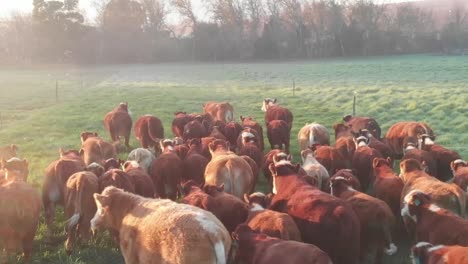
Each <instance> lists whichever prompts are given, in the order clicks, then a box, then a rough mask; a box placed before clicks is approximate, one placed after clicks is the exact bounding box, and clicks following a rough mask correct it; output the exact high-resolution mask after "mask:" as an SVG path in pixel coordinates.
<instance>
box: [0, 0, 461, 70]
mask: <svg viewBox="0 0 468 264" xmlns="http://www.w3.org/2000/svg"><path fill="white" fill-rule="evenodd" d="M32 1H33V10H32V13H31V14H14V15H12V16H10V17H9V18H8V19H5V20H3V21H2V22H1V24H0V39H1V40H2V41H1V42H0V63H1V62H3V63H135V62H141V63H152V62H164V61H224V60H255V59H262V60H268V59H272V60H285V59H309V58H324V57H346V56H369V55H390V54H408V53H428V52H436V53H456V54H461V53H464V52H465V49H467V48H468V6H467V5H466V3H464V1H463V0H460V1H454V2H453V3H450V5H451V7H450V8H447V10H446V11H440V10H437V8H434V9H431V8H423V7H421V5H420V4H418V5H416V4H413V3H404V4H387V3H384V2H378V1H376V0H345V1H343V0H341V1H339V0H315V1H314V0H204V1H203V3H204V7H205V9H206V10H208V16H203V17H199V15H198V14H197V12H195V10H194V6H193V3H192V2H191V0H94V8H95V12H96V13H97V16H96V19H95V21H93V22H92V23H90V22H86V21H85V14H83V13H81V11H80V10H79V8H78V6H79V5H78V4H79V0H64V1H47V0H32ZM447 5H448V3H447ZM440 12H448V14H445V13H443V14H440ZM170 13H175V14H177V16H178V17H179V18H180V19H179V21H180V23H178V24H176V25H172V24H170V23H168V20H169V19H168V16H169V14H170Z"/></svg>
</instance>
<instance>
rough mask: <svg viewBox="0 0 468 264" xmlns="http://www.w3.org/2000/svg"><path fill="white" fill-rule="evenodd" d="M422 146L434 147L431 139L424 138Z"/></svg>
mask: <svg viewBox="0 0 468 264" xmlns="http://www.w3.org/2000/svg"><path fill="white" fill-rule="evenodd" d="M424 144H426V145H434V141H432V139H430V138H428V137H427V138H424Z"/></svg>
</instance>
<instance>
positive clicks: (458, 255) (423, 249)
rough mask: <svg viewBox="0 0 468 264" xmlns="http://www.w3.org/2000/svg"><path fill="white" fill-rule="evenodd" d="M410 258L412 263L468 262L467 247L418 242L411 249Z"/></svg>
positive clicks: (444, 263)
mask: <svg viewBox="0 0 468 264" xmlns="http://www.w3.org/2000/svg"><path fill="white" fill-rule="evenodd" d="M411 259H412V261H413V264H451V263H452V264H455V263H459V264H462V263H468V247H461V246H444V245H437V246H434V245H433V244H431V243H427V242H419V243H417V244H416V245H414V246H413V248H412V249H411Z"/></svg>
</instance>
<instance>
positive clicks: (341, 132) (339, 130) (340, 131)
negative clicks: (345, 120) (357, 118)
mask: <svg viewBox="0 0 468 264" xmlns="http://www.w3.org/2000/svg"><path fill="white" fill-rule="evenodd" d="M333 129H334V130H335V139H338V138H340V137H345V136H353V134H352V133H351V126H349V125H345V124H341V123H338V124H334V125H333Z"/></svg>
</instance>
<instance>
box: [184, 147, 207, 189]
mask: <svg viewBox="0 0 468 264" xmlns="http://www.w3.org/2000/svg"><path fill="white" fill-rule="evenodd" d="M187 144H188V146H189V151H188V152H187V155H186V157H185V159H184V160H183V161H182V164H183V173H182V179H183V180H184V181H188V180H193V181H195V182H196V183H197V184H199V185H200V186H201V185H203V184H204V183H205V177H204V175H205V169H206V166H207V165H208V162H209V160H208V159H207V158H206V157H205V156H203V155H201V144H202V143H201V139H199V138H197V139H191V140H189V141H188V142H187Z"/></svg>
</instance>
